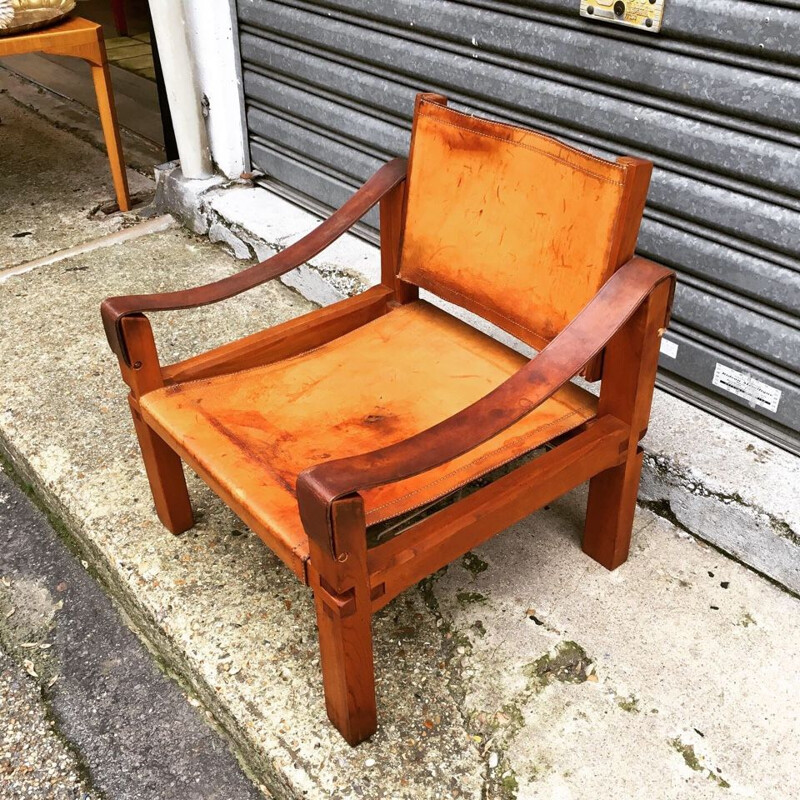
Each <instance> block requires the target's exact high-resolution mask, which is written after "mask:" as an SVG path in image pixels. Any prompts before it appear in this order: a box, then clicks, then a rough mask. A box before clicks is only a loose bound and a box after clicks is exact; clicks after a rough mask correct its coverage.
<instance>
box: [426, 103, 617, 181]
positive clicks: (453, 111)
mask: <svg viewBox="0 0 800 800" xmlns="http://www.w3.org/2000/svg"><path fill="white" fill-rule="evenodd" d="M422 103H424V104H425V105H426V106H432V107H436V108H440V109H444V111H445V113H450V114H456V115H457V116H459V117H464V119H468V120H469V119H480V120H481V121H483V122H488V123H489V124H490V125H497V126H499V127H500V128H507V129H508V130H511V131H522V132H523V133H529V134H533V135H534V136H541V137H542V138H544V139H549V140H551V141H554V142H558V144H559V145H560V146H561V147H566V148H567V150H569V151H570V152H572V153H575V154H576V155H578V156H581V157H582V158H589V159H591V160H592V161H596V162H597V163H598V164H603V165H604V166H606V167H612V168H614V169H619V168H620V167H622V166H623V165H622V164H616V163H614V162H613V161H609V160H608V159H605V158H600V156H594V155H592V154H591V153H587V152H585V151H583V150H579V149H578V148H577V147H573V146H572V145H569V144H566V143H565V142H562V141H561V140H560V139H556V138H555V137H554V136H548V135H547V134H545V133H539V131H535V130H532V129H530V128H521V127H520V126H518V125H511V124H510V123H508V122H498V121H497V120H494V119H484V118H483V117H476V116H474V115H473V114H467V113H466V112H465V111H458V109H455V108H451V107H450V106H441V105H439V104H438V103H434V102H432V101H430V100H423V101H422ZM425 116H426V117H433V118H436V119H438V117H436V115H435V114H426V115H425ZM470 130H472V129H471V128H470ZM503 141H506V140H505V139H503Z"/></svg>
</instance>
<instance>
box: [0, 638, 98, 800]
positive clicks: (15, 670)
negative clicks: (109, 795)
mask: <svg viewBox="0 0 800 800" xmlns="http://www.w3.org/2000/svg"><path fill="white" fill-rule="evenodd" d="M54 728H55V726H54V724H53V721H52V720H51V719H49V718H48V715H47V710H46V707H45V704H44V701H43V700H42V697H41V693H40V691H39V687H38V686H37V685H36V683H35V681H33V680H31V679H30V678H29V677H28V676H27V675H26V674H25V671H24V670H23V669H22V668H21V667H20V666H19V665H17V664H15V663H14V662H13V661H12V660H11V658H10V657H9V656H8V655H7V654H6V653H5V652H4V651H3V650H0V796H2V798H3V800H22V799H23V798H24V800H39V798H41V800H99V797H100V796H99V795H98V794H95V793H94V792H93V791H91V790H90V789H89V787H88V786H87V785H86V782H85V781H84V780H83V778H82V777H81V774H80V768H79V766H78V763H77V761H76V759H75V757H74V755H73V754H72V753H71V752H70V751H69V750H68V748H67V746H66V745H65V744H64V742H63V741H62V740H61V738H59V736H58V734H57V733H56V731H55V729H54Z"/></svg>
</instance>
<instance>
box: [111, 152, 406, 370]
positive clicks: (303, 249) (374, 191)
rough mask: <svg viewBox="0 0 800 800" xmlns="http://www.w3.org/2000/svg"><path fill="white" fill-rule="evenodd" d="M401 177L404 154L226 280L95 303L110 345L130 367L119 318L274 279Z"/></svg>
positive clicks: (191, 304)
mask: <svg viewBox="0 0 800 800" xmlns="http://www.w3.org/2000/svg"><path fill="white" fill-rule="evenodd" d="M405 177H406V160H405V159H404V158H396V159H394V160H393V161H390V162H389V163H387V164H384V165H383V166H382V167H381V168H380V169H379V170H378V171H377V172H376V173H375V174H374V175H373V176H372V177H371V178H370V179H369V180H368V181H367V182H366V183H365V184H364V185H363V186H362V187H361V188H360V189H358V191H356V192H355V194H354V195H353V196H352V197H351V198H350V199H349V200H348V201H347V202H346V203H345V204H344V205H343V206H342V207H341V208H339V209H338V210H337V211H335V212H334V213H333V214H331V216H330V217H328V219H326V220H325V221H324V222H322V223H321V224H320V225H319V226H318V227H317V228H315V229H314V230H313V231H312V232H311V233H309V234H308V235H307V236H304V237H303V238H302V239H300V240H299V241H297V242H295V243H294V244H291V245H289V246H288V247H287V248H286V249H285V250H281V251H280V252H279V253H276V254H275V255H274V256H272V257H271V258H268V259H267V260H266V261H262V262H261V263H260V264H256V265H255V266H253V267H250V268H249V269H245V270H242V271H241V272H237V273H236V274H235V275H231V276H230V277H228V278H223V279H222V280H219V281H215V282H214V283H209V284H206V285H205V286H198V287H196V288H193V289H183V290H181V291H177V292H166V293H163V294H142V295H127V296H122V297H109V298H108V299H107V300H104V301H103V303H102V305H101V306H100V313H101V315H102V318H103V326H104V328H105V331H106V338H107V339H108V343H109V345H110V346H111V349H112V350H113V351H114V352H115V353H116V354H117V356H119V358H121V359H122V360H123V361H124V362H125V363H126V364H127V365H128V366H130V361H129V358H128V353H127V350H126V348H125V339H124V336H123V333H122V326H121V324H120V322H121V320H122V319H123V318H124V317H126V316H130V315H133V314H142V313H144V312H146V311H175V310H178V309H185V308H196V307H198V306H205V305H209V304H211V303H217V302H219V301H220V300H227V299H228V298H230V297H234V296H235V295H237V294H241V293H242V292H245V291H247V290H248V289H252V288H254V287H256V286H259V285H260V284H262V283H265V282H266V281H269V280H272V279H273V278H277V277H279V276H280V275H283V274H284V273H286V272H289V271H290V270H293V269H295V268H296V267H299V266H300V265H301V264H304V263H305V262H306V261H308V260H309V259H310V258H313V257H314V256H315V255H317V253H319V252H321V251H322V250H324V249H325V248H326V247H327V246H328V245H330V244H331V243H332V242H334V241H335V240H336V239H338V238H339V237H340V236H341V235H342V234H343V233H345V232H346V231H347V230H348V229H349V228H351V227H352V226H353V225H354V224H355V223H356V222H358V220H359V219H361V217H363V216H364V214H366V213H367V211H369V210H370V209H371V208H372V207H373V206H374V205H375V204H376V203H377V202H378V201H379V200H380V199H381V198H382V197H383V196H384V195H386V194H387V192H389V191H391V190H392V189H393V188H394V187H395V186H397V184H399V183H401V182H402V181H403V180H405Z"/></svg>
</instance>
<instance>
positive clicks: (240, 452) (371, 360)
mask: <svg viewBox="0 0 800 800" xmlns="http://www.w3.org/2000/svg"><path fill="white" fill-rule="evenodd" d="M525 363H526V359H525V358H524V357H523V356H521V355H519V354H518V353H516V352H514V351H513V350H510V349H509V348H507V347H505V346H504V345H502V344H500V343H498V342H497V341H495V340H494V339H491V338H489V337H488V336H486V335H484V334H482V333H480V332H479V331H477V330H475V329H474V328H472V327H470V326H468V325H466V324H464V323H462V322H460V321H459V320H457V319H455V318H454V317H452V316H450V315H449V314H447V313H445V312H444V311H441V310H439V309H437V308H435V307H434V306H431V305H429V304H428V303H425V302H424V301H418V302H415V303H411V304H408V305H404V306H400V307H397V308H395V309H394V310H392V311H390V312H389V313H387V314H386V315H384V316H382V317H379V318H378V319H376V320H374V321H372V322H369V323H367V324H366V325H364V326H362V327H361V328H358V329H357V330H355V331H352V332H351V333H347V334H345V335H344V336H342V337H340V338H339V339H336V340H334V341H332V342H330V343H328V344H326V345H323V346H321V347H319V348H317V349H315V350H312V351H310V352H308V353H304V354H302V355H300V356H296V357H293V358H289V359H286V360H284V361H279V362H277V363H274V364H269V365H267V366H264V367H258V368H256V369H252V370H247V371H244V372H238V373H234V374H231V375H224V376H220V377H216V378H211V379H208V380H202V381H195V382H190V383H183V384H177V385H175V386H170V387H166V388H163V389H159V390H157V391H154V392H151V393H149V394H146V395H145V396H144V397H142V399H141V401H140V402H141V408H142V414H143V416H144V418H145V420H146V422H147V423H148V424H149V425H151V426H152V427H153V428H154V429H155V430H156V432H157V433H159V435H161V436H162V437H163V438H164V439H166V441H167V442H169V443H170V444H172V445H173V446H174V447H175V448H176V449H177V450H178V452H180V453H181V454H183V455H184V457H185V458H187V460H188V461H189V462H190V463H194V464H196V465H197V466H198V468H199V469H201V470H202V471H203V472H205V473H206V474H208V475H211V476H212V477H213V478H214V479H215V480H216V481H217V482H218V483H219V484H221V485H222V486H223V487H225V488H226V489H227V490H228V491H229V492H230V493H231V494H232V495H233V496H234V497H235V498H236V499H237V500H238V501H239V502H240V503H242V505H243V507H244V508H245V509H247V511H248V512H250V513H252V515H253V516H254V517H255V518H256V519H257V520H259V521H261V522H262V523H263V525H264V527H265V528H266V529H267V530H268V531H269V532H270V533H271V534H272V535H274V536H275V537H277V538H278V539H280V540H281V541H282V543H283V544H284V545H286V547H288V549H289V550H291V551H292V552H293V553H294V555H295V556H296V557H297V558H301V559H305V558H307V556H308V543H307V538H306V534H305V532H304V531H303V526H302V524H301V522H300V517H299V513H298V508H297V501H296V498H295V483H296V479H297V475H298V474H299V473H300V472H301V471H302V470H303V469H305V468H307V467H309V466H312V465H315V464H318V463H321V462H324V461H327V460H330V459H332V458H341V457H346V456H351V455H356V454H359V453H365V452H368V451H371V450H375V449H377V448H380V447H384V446H386V445H389V444H393V443H395V442H398V441H400V440H402V439H405V438H407V437H408V436H410V435H412V434H415V433H418V432H419V431H421V430H424V429H427V428H429V427H430V426H432V425H434V424H436V423H438V422H440V421H442V420H443V419H445V418H447V417H449V416H451V415H452V414H454V413H456V412H457V411H460V410H461V409H463V408H465V407H466V406H468V405H470V404H471V403H473V402H474V401H476V400H478V399H480V398H481V397H483V396H484V395H486V394H487V392H489V391H490V390H492V389H493V388H495V387H496V386H497V385H499V384H500V383H502V382H503V381H504V380H505V379H506V378H508V377H509V376H510V375H512V374H513V373H515V372H516V371H517V370H518V369H520V368H521V367H522V366H523V365H524V364H525ZM595 409H596V401H595V398H594V397H593V396H592V395H591V394H589V393H588V392H585V391H584V390H582V389H580V388H578V387H576V386H573V385H568V386H567V387H565V388H564V389H561V390H560V391H559V392H558V393H557V394H556V395H554V396H553V397H552V398H551V399H549V400H547V401H546V402H545V403H544V404H543V405H542V406H541V407H540V408H538V409H536V410H535V411H534V412H532V413H531V414H529V415H528V416H526V417H525V418H523V419H522V420H520V421H519V422H517V423H516V424H514V425H513V426H511V427H510V428H508V429H507V430H505V431H504V432H503V433H501V434H500V435H498V436H496V437H495V438H493V439H490V440H489V441H488V442H485V443H484V444H483V445H481V446H480V447H478V448H476V449H475V450H472V451H470V452H469V453H468V454H466V455H464V456H461V457H459V458H457V459H455V460H453V461H450V462H448V463H446V464H444V465H442V466H439V467H437V468H436V469H433V470H430V471H428V472H425V473H423V474H421V475H417V476H415V477H413V478H410V479H407V480H403V481H399V482H397V483H394V484H390V485H388V486H383V487H379V488H375V489H369V490H366V491H365V492H364V493H363V495H364V501H365V510H366V517H367V523H368V524H374V523H375V522H378V521H380V520H383V519H386V518H389V517H392V516H396V515H398V514H400V513H403V512H405V511H407V510H409V509H411V508H415V507H417V506H420V505H423V504H425V503H427V502H429V501H431V500H433V499H435V498H437V497H441V496H442V495H444V494H447V493H448V492H450V491H452V490H453V489H455V488H457V487H458V486H461V485H463V484H465V483H468V482H469V481H471V480H473V479H474V478H476V477H478V476H480V475H482V474H484V473H486V472H489V471H490V470H492V469H493V468H495V467H497V466H499V465H500V464H503V463H505V462H506V461H509V460H511V459H513V458H515V457H516V456H518V455H521V454H522V453H525V452H527V451H528V450H531V449H533V448H534V447H536V446H538V445H540V444H543V443H544V442H547V441H549V440H550V439H552V438H554V437H556V436H558V435H560V434H562V433H564V432H566V431H568V430H571V429H572V428H575V427H577V426H578V425H580V424H581V423H583V422H584V421H586V420H588V419H591V418H592V417H593V416H594V415H595Z"/></svg>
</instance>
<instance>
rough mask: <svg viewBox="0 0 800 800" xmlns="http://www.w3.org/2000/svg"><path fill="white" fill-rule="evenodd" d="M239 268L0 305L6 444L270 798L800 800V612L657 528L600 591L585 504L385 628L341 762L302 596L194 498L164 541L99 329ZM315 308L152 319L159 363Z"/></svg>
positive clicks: (186, 263)
mask: <svg viewBox="0 0 800 800" xmlns="http://www.w3.org/2000/svg"><path fill="white" fill-rule="evenodd" d="M235 268H237V265H236V264H235V262H233V261H232V260H231V259H230V258H228V256H226V255H224V254H223V253H222V252H221V251H220V250H218V249H217V248H215V247H214V246H212V245H210V244H208V243H207V241H203V240H199V239H197V238H195V237H193V236H191V235H190V234H187V233H185V232H183V231H180V230H175V229H172V230H169V231H166V232H164V233H159V234H154V235H152V236H148V237H144V238H142V239H139V240H137V241H136V242H131V243H128V244H123V245H120V246H119V247H115V248H108V249H105V250H102V251H95V252H92V253H88V254H86V255H84V256H79V257H76V258H73V259H69V260H67V261H63V262H60V263H58V264H53V265H50V266H47V267H42V268H40V269H37V270H34V271H32V272H29V273H27V274H24V275H20V276H16V277H13V278H11V279H9V280H8V281H6V282H5V283H4V284H2V285H0V314H1V315H2V318H3V320H4V327H3V332H4V333H5V334H6V335H4V336H3V337H2V338H1V339H0V375H2V380H0V442H2V447H3V448H4V449H5V451H6V452H7V453H8V455H9V456H10V458H11V459H12V461H13V462H14V464H15V465H16V467H17V469H19V470H20V471H21V472H22V473H24V474H25V475H26V476H27V477H28V479H29V480H30V481H31V482H32V483H33V484H34V485H35V487H36V489H37V491H39V492H40V493H41V494H42V496H43V497H44V498H45V500H46V501H47V502H48V504H50V505H51V507H52V508H53V509H54V510H55V511H56V512H57V513H58V514H59V515H60V516H61V517H62V518H63V520H64V521H65V523H66V525H67V527H68V529H69V530H70V531H71V532H72V534H73V535H74V537H75V540H76V543H77V544H78V546H80V547H81V548H82V550H83V552H84V558H85V559H86V560H87V562H88V563H90V564H91V565H92V566H93V568H94V569H96V570H97V573H98V574H99V575H100V576H101V578H102V579H103V580H104V581H105V583H106V585H107V587H108V589H109V591H111V592H112V593H113V594H114V595H115V597H116V598H117V601H118V603H119V604H120V605H121V606H122V607H123V608H124V609H125V611H126V613H127V614H128V616H129V617H130V618H131V619H132V620H133V622H134V624H135V625H136V626H137V627H138V629H139V630H140V632H141V633H142V635H143V636H145V637H146V638H147V639H148V641H149V642H150V644H151V646H152V647H153V648H154V649H156V650H157V651H158V652H159V653H160V654H161V657H162V658H163V659H164V660H165V662H166V663H168V664H169V665H170V668H171V669H173V670H174V671H175V672H176V673H178V674H180V675H181V677H182V679H183V680H184V681H186V682H187V684H189V685H191V686H192V689H193V691H194V692H196V694H197V696H198V697H199V698H200V699H201V700H202V702H203V703H204V704H205V705H206V707H207V708H208V709H209V710H210V711H211V713H213V715H214V716H215V718H216V720H217V722H218V723H219V724H220V725H221V726H222V727H224V728H225V729H226V730H227V732H228V734H229V736H230V737H231V739H232V740H233V742H234V743H235V745H236V747H237V749H238V751H239V753H240V755H241V757H242V758H244V759H245V760H246V762H247V763H248V765H249V767H250V769H251V770H252V771H253V772H254V773H255V774H257V775H258V777H259V778H260V779H261V780H262V782H263V783H264V784H265V785H266V786H267V788H268V789H269V791H270V792H272V793H273V794H274V795H275V796H276V797H281V798H283V797H286V798H295V797H304V798H329V797H335V798H345V797H347V798H350V797H362V798H375V799H376V800H377V798H387V797H392V798H415V799H416V798H437V797H468V798H476V800H477V798H508V797H520V798H528V797H530V798H534V797H543V798H573V797H574V798H578V797H583V796H587V795H593V796H598V797H611V796H618V797H626V798H652V797H659V798H682V797H687V796H692V797H700V798H704V797H713V796H735V797H769V798H771V799H772V798H777V799H778V800H781V799H782V798H786V799H787V800H788V799H789V798H795V797H796V796H797V795H798V792H800V782H798V776H797V774H796V769H795V764H796V763H797V761H798V758H799V757H800V752H799V751H800V745H799V744H798V741H800V738H799V737H798V736H797V729H796V725H797V719H798V718H800V700H799V699H798V693H797V691H796V683H795V681H796V677H795V676H796V671H797V663H798V659H799V658H800V632H798V629H797V626H796V625H794V624H792V620H793V619H797V614H798V611H800V601H798V600H797V599H796V598H795V597H793V596H792V595H790V594H787V593H785V592H783V591H781V590H780V589H779V588H777V587H776V586H774V585H773V584H771V583H769V582H767V581H765V580H764V579H763V578H761V577H759V576H758V575H757V574H755V573H753V572H751V571H749V570H748V569H747V568H746V567H744V566H742V565H740V564H738V563H736V562H734V561H731V560H729V559H727V558H726V557H725V556H723V555H722V554H720V553H719V552H717V551H716V550H713V549H710V548H708V547H707V546H704V545H701V544H699V543H698V542H697V540H695V539H693V538H692V537H691V536H688V535H687V534H685V533H683V532H682V531H679V530H678V529H676V528H675V527H674V526H672V525H671V524H670V523H669V522H667V521H666V520H664V519H663V518H661V517H656V516H654V515H653V514H651V513H650V512H648V511H641V512H640V513H639V514H638V515H637V522H636V535H635V539H634V546H633V549H632V554H631V558H630V560H629V562H628V563H627V564H625V565H624V566H623V567H621V568H620V569H619V570H617V571H616V572H615V573H613V574H612V573H608V572H606V571H605V570H603V569H602V568H601V567H599V566H598V565H596V564H595V563H594V562H592V561H590V560H588V559H587V558H586V557H585V556H584V555H583V554H582V552H581V551H580V546H579V533H580V529H581V522H582V514H583V504H584V502H585V497H584V493H582V492H581V491H577V492H574V493H572V494H571V495H569V496H568V497H567V498H565V499H564V500H562V501H559V502H558V503H556V504H553V506H551V507H550V508H549V509H545V510H543V511H541V512H539V513H538V514H536V515H534V516H532V517H530V518H528V519H526V520H524V521H523V522H521V523H519V524H518V525H516V526H514V527H513V528H512V529H511V530H509V531H508V532H506V533H505V534H503V535H502V536H500V537H497V538H496V539H495V540H494V541H492V542H490V543H488V544H487V545H485V546H484V547H482V548H480V549H478V550H477V551H476V552H475V553H473V554H471V555H470V556H468V557H467V558H465V559H463V560H462V561H460V562H459V563H457V564H455V565H452V566H451V567H450V568H448V569H447V570H445V571H443V572H441V573H439V574H438V575H437V576H434V577H432V578H431V579H429V580H427V581H424V582H423V583H422V584H421V585H420V586H419V587H418V588H415V589H413V590H410V591H408V592H406V593H405V594H404V595H402V596H401V597H399V598H397V599H396V600H395V601H393V602H392V603H390V604H389V605H388V606H387V607H386V608H385V609H384V610H383V611H382V612H381V613H380V614H378V615H377V617H376V618H375V621H374V634H375V643H376V668H377V679H378V682H377V691H378V703H379V725H380V728H379V731H378V733H377V734H376V736H375V737H373V739H372V740H371V741H369V742H368V743H365V744H364V745H362V746H360V747H358V748H356V749H351V748H349V747H348V746H347V745H346V744H345V743H344V742H343V741H342V740H341V738H340V737H339V735H338V734H337V733H336V732H335V730H334V729H333V728H332V727H331V726H330V725H329V724H328V723H327V721H326V718H325V711H324V705H323V699H322V691H321V674H320V668H319V663H318V653H317V640H316V632H315V623H314V612H313V606H312V603H311V597H310V595H309V593H308V590H307V589H305V588H304V587H302V586H301V585H300V584H298V583H297V581H296V580H295V578H294V576H293V575H291V574H290V573H289V571H288V570H287V569H286V568H285V567H284V566H283V565H282V564H281V562H279V561H278V560H277V559H276V558H275V557H274V556H273V555H272V554H271V553H270V552H269V551H268V550H267V548H266V547H265V546H264V545H263V544H262V543H261V541H260V540H259V539H257V538H256V537H255V536H254V535H252V534H251V533H250V532H249V531H248V530H247V529H246V528H245V526H244V525H242V523H241V522H240V521H239V520H237V519H236V518H235V517H234V516H233V515H232V514H231V513H230V512H229V511H227V510H226V509H225V508H224V507H223V505H222V504H221V503H220V502H219V501H218V500H217V499H216V498H215V497H214V496H213V495H212V494H211V492H210V491H208V490H207V489H206V488H204V487H203V486H202V484H201V483H200V482H199V481H198V480H197V479H195V478H193V477H191V476H190V480H189V485H190V492H191V494H192V497H193V501H194V504H195V507H196V510H197V516H198V524H197V525H196V526H195V528H193V529H192V530H191V531H189V532H187V533H186V534H184V535H182V536H180V537H173V536H170V535H169V534H167V533H166V532H165V531H164V529H163V528H162V527H161V526H160V524H159V523H158V521H157V519H156V518H155V514H154V512H153V507H152V503H151V500H150V496H149V493H148V489H147V485H146V480H145V477H144V473H143V469H142V466H141V461H140V458H139V454H138V451H137V447H136V444H135V440H134V437H133V434H132V430H131V425H130V422H129V420H128V415H127V408H126V403H125V399H124V391H123V386H122V384H121V381H120V379H119V377H118V372H117V367H116V364H115V362H114V360H113V359H112V358H111V356H110V353H109V351H108V349H107V345H106V343H105V340H104V337H103V333H102V330H101V327H100V324H99V318H98V312H97V307H98V304H99V302H100V300H101V299H102V298H103V297H104V296H105V295H107V294H118V293H125V292H132V291H139V292H141V291H163V290H165V289H167V288H180V287H183V286H187V285H190V284H194V283H199V282H204V281H208V280H212V279H216V278H219V277H221V276H222V275H224V274H229V273H230V272H232V271H233V270H234V269H235ZM54 297H58V298H60V299H61V302H60V303H59V304H54V303H53V298H54ZM309 307H310V305H309V304H308V303H307V301H305V300H303V299H302V298H301V297H299V296H298V295H296V294H294V293H293V292H292V291H291V290H289V289H287V288H286V287H285V286H283V285H282V284H280V283H277V282H276V283H274V284H269V285H267V286H265V287H262V288H261V289H259V290H257V291H255V292H252V293H248V294H246V295H243V296H240V297H239V298H235V299H233V300H231V301H227V302H226V303H224V304H221V305H219V306H216V307H214V308H213V309H205V310H196V311H191V312H186V313H181V314H165V315H155V316H154V320H155V322H156V326H155V328H156V337H157V340H158V341H159V346H160V348H161V350H162V354H163V355H164V357H165V358H164V360H165V361H169V360H171V359H172V358H178V357H183V356H185V355H188V354H190V353H192V352H197V351H198V350H200V349H202V348H203V347H210V346H213V345H214V344H217V343H219V342H221V341H225V340H228V339H230V338H233V337H235V336H240V335H243V334H245V333H248V332H251V331H252V330H255V329H257V328H259V327H263V326H265V325H268V324H272V323H273V322H277V321H279V320H281V319H285V318H287V317H289V316H292V315H296V314H298V313H301V312H303V311H305V310H307V309H308V308H309ZM8 332H12V335H10V336H9V335H7V334H8ZM320 424H324V420H320Z"/></svg>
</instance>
